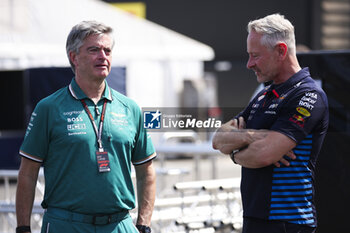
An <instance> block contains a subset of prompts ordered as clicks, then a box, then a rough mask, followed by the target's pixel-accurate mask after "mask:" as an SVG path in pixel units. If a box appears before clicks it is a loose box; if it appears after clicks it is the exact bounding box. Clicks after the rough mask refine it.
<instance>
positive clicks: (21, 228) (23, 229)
mask: <svg viewBox="0 0 350 233" xmlns="http://www.w3.org/2000/svg"><path fill="white" fill-rule="evenodd" d="M23 232H31V230H30V226H18V227H16V233H23Z"/></svg>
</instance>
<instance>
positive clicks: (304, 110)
mask: <svg viewBox="0 0 350 233" xmlns="http://www.w3.org/2000/svg"><path fill="white" fill-rule="evenodd" d="M296 109H297V111H298V113H300V114H301V115H303V116H306V117H309V116H311V113H310V112H309V111H308V110H306V109H305V108H303V107H297V108H296Z"/></svg>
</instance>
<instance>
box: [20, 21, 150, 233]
mask: <svg viewBox="0 0 350 233" xmlns="http://www.w3.org/2000/svg"><path fill="white" fill-rule="evenodd" d="M113 45H114V40H113V37H112V28H110V27H108V26H106V25H103V24H101V23H98V22H95V21H83V22H81V23H80V24H78V25H76V26H74V27H73V28H72V30H71V32H70V34H69V35H68V38H67V44H66V49H67V55H68V58H69V61H70V64H71V66H72V69H73V71H74V73H75V77H74V78H73V80H72V82H71V84H70V85H69V86H68V87H65V88H62V89H60V90H58V91H57V92H55V93H54V94H52V95H50V96H48V97H46V98H44V99H43V100H41V101H40V102H39V103H38V105H37V106H36V108H35V109H34V112H33V113H32V116H31V120H30V122H29V125H28V128H27V131H26V135H25V138H24V141H23V144H22V146H21V148H20V155H21V156H22V162H21V167H20V171H19V175H18V186H17V195H16V213H17V225H18V227H17V229H16V232H21V233H22V232H30V216H31V211H32V205H33V200H34V190H35V185H36V180H37V176H38V171H39V168H40V166H41V165H43V167H44V175H45V195H44V200H43V202H42V206H43V208H44V209H45V214H44V219H43V225H42V231H41V232H42V233H44V232H50V233H56V232H57V233H61V232H65V233H70V232H82V233H90V232H91V233H95V232H97V233H100V232H101V233H104V232H108V233H109V232H115V233H117V232H118V233H124V232H127V233H132V232H135V233H138V232H151V231H150V228H149V226H150V222H151V216H152V211H153V206H154V200H155V172H154V168H153V165H152V160H153V159H154V158H155V156H156V155H155V150H154V147H153V145H152V142H151V139H150V138H149V136H148V135H147V133H146V131H145V129H144V128H143V121H142V115H141V111H140V108H139V107H138V106H137V105H136V103H135V102H134V101H132V100H131V99H129V98H127V97H125V96H123V95H121V94H120V93H118V92H116V91H115V90H113V89H111V88H109V87H108V85H107V82H106V81H105V78H106V77H107V75H108V74H109V73H110V70H111V60H112V48H113ZM131 165H134V166H135V171H136V180H137V191H138V192H137V197H138V198H137V199H138V218H137V221H136V227H135V226H134V224H133V222H132V220H131V217H130V215H129V213H128V211H129V210H131V209H133V208H135V193H134V189H133V183H132V179H131Z"/></svg>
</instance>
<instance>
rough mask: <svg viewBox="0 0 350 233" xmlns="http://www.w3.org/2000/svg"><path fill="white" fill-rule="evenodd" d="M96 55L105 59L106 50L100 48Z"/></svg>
mask: <svg viewBox="0 0 350 233" xmlns="http://www.w3.org/2000/svg"><path fill="white" fill-rule="evenodd" d="M98 57H99V58H101V59H106V58H107V54H106V52H105V51H104V50H103V49H101V50H100V51H99V53H98Z"/></svg>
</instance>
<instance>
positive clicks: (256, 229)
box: [242, 218, 316, 233]
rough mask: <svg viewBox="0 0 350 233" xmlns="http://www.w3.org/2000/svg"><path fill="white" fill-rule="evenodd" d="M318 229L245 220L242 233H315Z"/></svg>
mask: <svg viewBox="0 0 350 233" xmlns="http://www.w3.org/2000/svg"><path fill="white" fill-rule="evenodd" d="M315 232H316V228H314V227H309V226H305V225H299V224H293V223H288V222H282V221H269V220H263V219H257V218H244V219H243V231H242V233H315Z"/></svg>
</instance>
